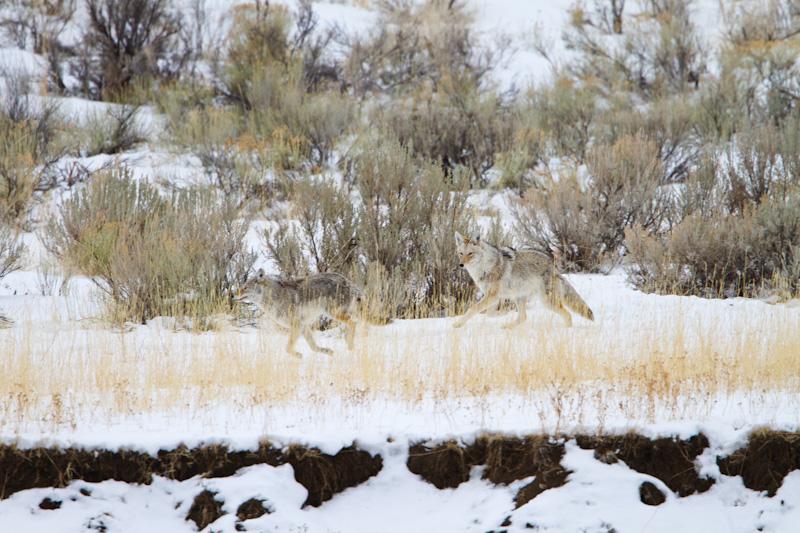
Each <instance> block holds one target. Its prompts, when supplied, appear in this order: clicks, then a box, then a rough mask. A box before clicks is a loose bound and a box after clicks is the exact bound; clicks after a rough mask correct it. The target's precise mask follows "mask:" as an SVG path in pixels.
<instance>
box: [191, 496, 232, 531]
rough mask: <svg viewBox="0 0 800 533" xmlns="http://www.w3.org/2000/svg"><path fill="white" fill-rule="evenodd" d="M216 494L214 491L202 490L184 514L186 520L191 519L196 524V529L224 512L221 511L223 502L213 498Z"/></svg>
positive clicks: (199, 528)
mask: <svg viewBox="0 0 800 533" xmlns="http://www.w3.org/2000/svg"><path fill="white" fill-rule="evenodd" d="M216 495H217V494H216V493H215V492H211V491H210V490H204V491H203V492H201V493H200V494H198V495H197V497H196V498H195V499H194V503H192V507H191V509H189V514H188V515H186V520H191V521H192V522H194V523H195V524H197V530H198V531H200V530H202V529H203V528H205V527H206V526H207V525H208V524H210V523H212V522H214V521H215V520H216V519H217V518H219V517H220V516H222V515H223V514H225V513H223V512H222V504H223V503H224V502H221V501H218V500H216V499H214V496H216Z"/></svg>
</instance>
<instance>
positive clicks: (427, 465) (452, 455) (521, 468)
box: [407, 435, 569, 507]
mask: <svg viewBox="0 0 800 533" xmlns="http://www.w3.org/2000/svg"><path fill="white" fill-rule="evenodd" d="M563 455H564V444H563V442H561V441H553V440H551V439H550V438H549V437H546V436H530V437H525V438H522V439H520V438H516V437H507V436H503V435H488V436H484V437H481V438H479V439H476V441H475V443H473V444H470V445H463V444H460V443H458V442H456V441H448V442H445V443H442V444H438V445H435V446H429V445H427V444H424V443H419V444H415V445H413V446H411V449H410V450H409V457H408V463H407V464H408V469H409V470H410V471H411V472H413V473H415V474H417V475H419V476H421V477H422V478H423V479H425V480H426V481H428V482H430V483H432V484H433V485H434V486H436V487H437V488H440V489H443V488H453V487H457V486H458V485H460V484H461V483H463V482H464V481H467V480H468V479H469V475H470V470H471V469H472V467H474V466H485V467H486V468H485V469H484V471H483V478H484V479H488V480H489V481H491V482H492V483H495V484H508V483H511V482H512V481H516V480H518V479H524V478H528V477H531V476H535V479H534V480H533V481H532V482H531V483H529V484H528V485H526V486H525V487H523V488H522V489H520V491H519V494H517V497H516V499H515V502H516V505H517V507H520V506H522V505H525V504H526V503H528V502H529V501H530V500H531V499H532V498H534V497H535V496H537V495H538V494H540V493H542V492H543V491H545V490H547V489H551V488H554V487H560V486H562V485H564V483H566V479H567V475H568V474H569V472H568V471H567V470H564V468H563V467H562V466H561V464H560V463H561V458H562V457H563Z"/></svg>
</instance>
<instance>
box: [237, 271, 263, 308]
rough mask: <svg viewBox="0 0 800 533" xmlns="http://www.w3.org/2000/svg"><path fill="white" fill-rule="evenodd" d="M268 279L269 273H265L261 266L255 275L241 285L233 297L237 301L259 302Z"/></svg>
mask: <svg viewBox="0 0 800 533" xmlns="http://www.w3.org/2000/svg"><path fill="white" fill-rule="evenodd" d="M266 281H267V275H266V274H265V273H264V269H263V268H259V269H258V273H256V275H255V277H253V278H250V279H248V280H247V281H246V282H244V283H243V284H242V285H241V286H239V289H238V290H237V291H236V293H234V295H233V299H234V300H235V301H237V302H243V301H251V302H254V303H255V302H257V301H258V298H259V296H261V291H262V290H263V287H264V283H265V282H266Z"/></svg>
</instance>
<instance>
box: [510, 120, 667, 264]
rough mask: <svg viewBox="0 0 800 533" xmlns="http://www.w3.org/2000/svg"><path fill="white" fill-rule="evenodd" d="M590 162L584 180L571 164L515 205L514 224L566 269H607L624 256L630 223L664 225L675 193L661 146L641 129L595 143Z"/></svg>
mask: <svg viewBox="0 0 800 533" xmlns="http://www.w3.org/2000/svg"><path fill="white" fill-rule="evenodd" d="M586 166H587V171H588V174H589V175H588V177H587V178H586V179H585V182H584V180H582V179H580V177H579V175H578V173H577V170H575V169H573V170H571V171H570V170H567V171H565V172H564V173H562V175H561V176H560V177H559V179H558V180H557V181H556V180H554V179H550V180H549V181H548V182H546V183H544V184H542V186H541V187H540V188H535V189H531V190H530V191H529V194H527V195H526V197H524V198H523V199H522V200H520V201H519V202H518V203H517V204H516V205H515V206H514V208H513V214H514V218H515V221H516V223H515V229H516V231H517V233H518V235H520V237H521V240H522V242H523V243H524V244H525V245H527V246H531V247H534V248H537V249H540V250H542V251H545V252H546V253H549V254H551V255H553V256H554V257H555V258H556V259H557V260H558V261H559V262H560V263H561V264H562V266H563V267H564V268H566V269H568V270H577V271H597V270H605V269H608V268H609V266H614V265H615V264H616V263H617V262H618V261H619V260H620V258H621V254H622V252H623V248H622V244H623V240H624V237H625V230H626V229H627V228H630V227H632V226H634V225H641V226H642V227H643V228H645V230H646V231H649V232H654V233H658V232H660V231H661V230H662V228H663V224H664V222H665V221H666V220H667V219H668V216H669V214H670V209H671V205H672V199H671V197H670V194H669V191H668V189H666V188H665V187H663V186H662V185H661V179H662V177H663V175H664V170H663V164H662V162H661V161H660V160H659V158H658V151H657V148H656V146H655V144H654V143H652V142H650V141H648V140H647V139H645V138H644V137H643V136H642V135H636V136H631V137H623V138H621V139H619V140H618V141H617V142H616V143H615V144H614V145H612V146H596V147H593V148H592V149H591V150H590V151H589V153H588V155H587V162H586Z"/></svg>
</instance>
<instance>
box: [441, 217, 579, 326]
mask: <svg viewBox="0 0 800 533" xmlns="http://www.w3.org/2000/svg"><path fill="white" fill-rule="evenodd" d="M456 252H457V253H458V261H459V263H460V264H459V266H460V267H462V268H465V269H466V270H467V272H469V275H470V277H472V280H473V281H474V282H475V284H476V285H477V286H478V288H479V289H480V290H481V292H483V299H481V301H479V302H478V303H476V304H474V305H472V306H471V307H470V308H469V309H468V310H467V312H466V313H464V315H463V316H462V317H461V318H459V319H458V320H457V321H456V323H455V324H453V326H454V327H456V328H460V327H461V326H463V325H464V324H465V323H466V322H467V320H469V319H470V318H472V316H473V315H475V313H480V312H482V311H485V310H488V309H491V308H493V307H494V306H496V305H497V304H498V303H499V302H500V301H501V300H503V299H510V300H514V303H515V304H516V306H517V313H518V314H517V320H516V321H514V322H510V323H509V324H506V325H504V326H503V327H504V328H513V327H516V326H518V325H520V324H522V323H523V322H524V321H525V319H526V318H527V315H526V314H525V304H526V303H527V301H528V298H530V297H531V296H537V297H539V298H541V299H542V300H543V301H544V303H545V305H546V306H547V307H548V308H549V309H550V310H552V311H554V312H556V313H558V314H559V315H561V316H562V317H564V320H566V322H567V326H568V327H569V326H572V315H570V314H569V311H567V309H570V310H572V311H574V312H575V313H578V314H579V315H580V316H582V317H584V318H587V319H589V320H594V313H592V310H591V309H589V306H588V305H586V302H584V301H583V300H582V299H581V297H580V296H579V295H578V293H577V292H575V289H574V288H573V287H572V285H570V284H569V283H568V282H567V280H565V279H564V278H563V277H561V275H560V274H559V273H558V271H557V270H556V268H555V265H554V264H553V261H552V259H550V258H549V257H548V256H547V255H546V254H543V253H541V252H536V251H517V250H514V249H513V248H507V247H498V246H493V245H491V244H488V243H485V242H483V241H482V240H481V236H480V233H476V234H475V236H474V237H472V238H471V239H465V238H464V237H462V236H461V234H460V233H458V232H456ZM565 306H566V308H567V309H565Z"/></svg>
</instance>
